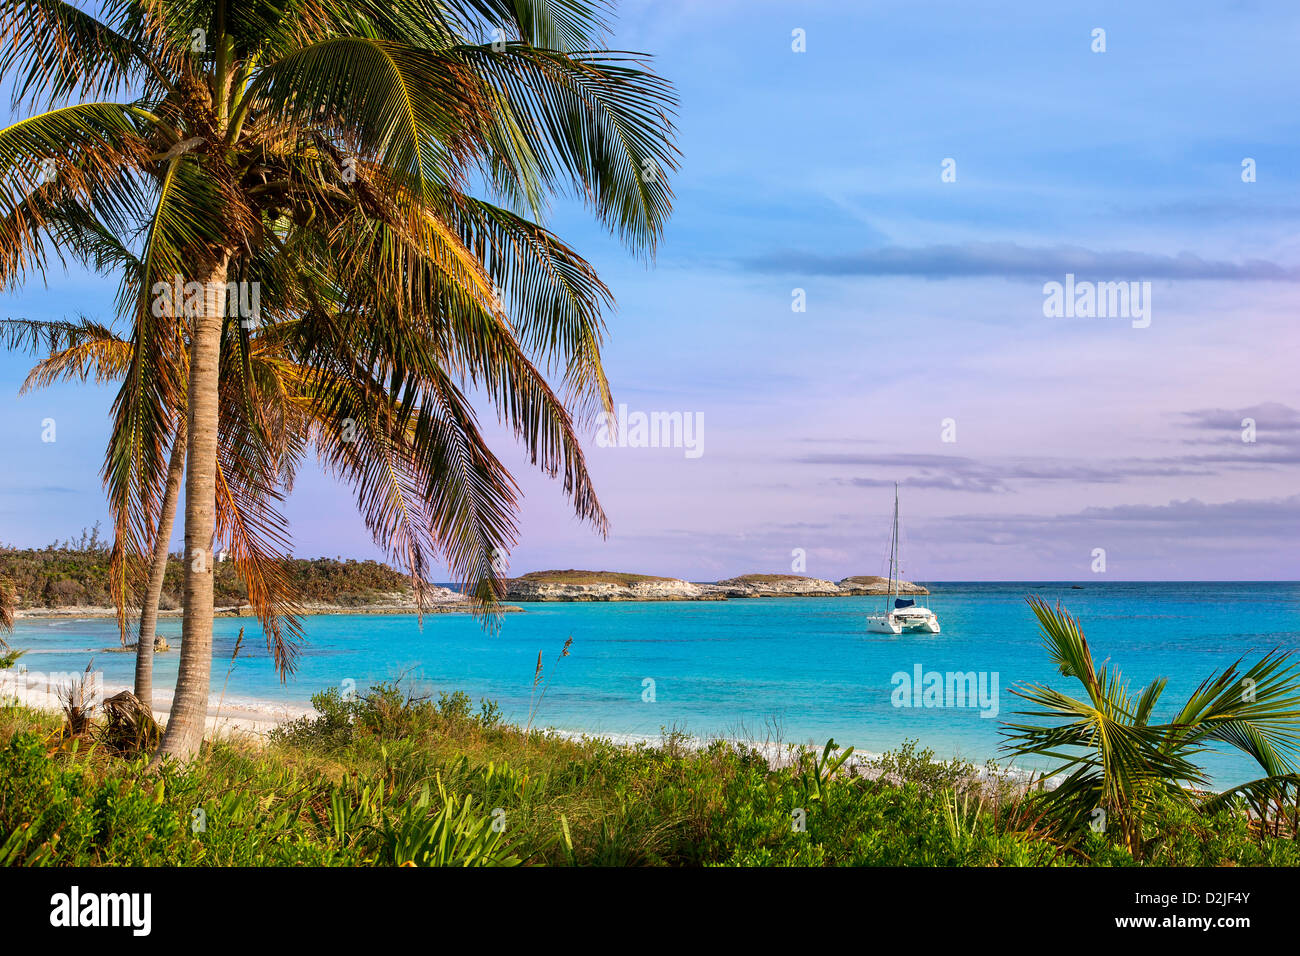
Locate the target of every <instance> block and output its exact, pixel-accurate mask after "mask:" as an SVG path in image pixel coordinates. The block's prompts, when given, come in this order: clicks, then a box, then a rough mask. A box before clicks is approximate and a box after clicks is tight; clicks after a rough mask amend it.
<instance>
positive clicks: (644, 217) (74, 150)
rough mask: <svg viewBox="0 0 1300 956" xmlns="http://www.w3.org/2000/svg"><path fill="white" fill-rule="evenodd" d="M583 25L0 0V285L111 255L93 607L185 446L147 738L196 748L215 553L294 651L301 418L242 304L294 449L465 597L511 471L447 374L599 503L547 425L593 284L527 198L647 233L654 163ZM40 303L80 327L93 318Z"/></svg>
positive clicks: (498, 529) (398, 4)
mask: <svg viewBox="0 0 1300 956" xmlns="http://www.w3.org/2000/svg"><path fill="white" fill-rule="evenodd" d="M607 28H608V24H607V20H606V11H605V10H604V9H603V7H602V6H601V5H598V4H590V3H583V2H567V0H566V2H563V3H554V2H547V0H383V2H377V0H274V2H273V0H241V2H239V3H232V2H229V0H103V2H101V3H100V4H98V5H97V7H96V8H94V9H93V10H90V11H87V10H82V9H80V8H78V7H75V6H73V5H72V4H70V3H66V2H63V0H4V2H2V3H0V40H2V41H3V45H2V46H0V51H2V52H0V75H3V76H4V77H5V79H6V80H7V81H8V82H9V83H10V85H11V88H12V90H13V93H14V100H15V105H16V107H17V108H19V109H29V110H30V111H31V115H30V116H28V117H27V118H25V119H22V120H20V121H19V122H17V123H14V124H12V125H11V126H9V127H7V128H5V129H3V130H0V181H2V182H3V188H2V189H0V205H2V206H3V208H0V288H3V289H6V290H8V289H13V288H15V287H16V286H18V285H19V284H21V283H22V282H23V281H24V280H25V279H27V278H28V277H30V276H31V275H33V274H35V275H44V274H45V272H46V269H47V265H48V264H49V261H50V260H51V258H58V259H59V260H63V259H65V258H72V259H75V260H78V261H80V262H81V263H83V264H84V265H87V266H88V267H90V268H92V269H94V270H96V271H99V272H102V273H105V274H108V275H113V276H116V277H117V278H118V280H119V293H118V296H117V301H116V303H115V305H114V309H115V312H116V315H117V317H119V318H122V319H124V320H125V321H126V323H127V325H126V330H125V332H124V334H123V335H122V336H121V339H122V341H124V342H129V349H128V350H125V351H123V350H120V349H119V352H118V354H119V355H120V358H119V359H117V361H118V365H117V366H116V368H115V369H114V371H113V376H114V377H115V378H117V379H118V380H120V382H121V384H120V387H119V391H118V394H117V397H116V399H115V401H114V405H113V432H112V437H111V442H110V446H109V448H108V450H107V453H106V457H105V464H104V480H105V484H106V487H107V491H108V499H109V504H110V508H111V511H112V515H113V524H114V528H113V533H114V556H113V568H114V578H115V586H114V593H115V595H116V596H117V599H118V602H119V605H124V604H125V600H126V594H127V592H128V590H129V583H130V581H131V579H132V577H133V576H136V577H138V576H140V575H141V574H142V572H141V570H140V569H141V568H142V567H148V568H150V569H151V570H150V572H149V574H150V575H151V576H152V577H151V581H152V582H154V583H156V582H157V581H159V580H161V577H162V574H163V571H162V569H164V568H165V555H166V551H167V543H166V542H167V538H168V535H165V534H163V532H164V531H165V530H169V529H168V528H167V527H166V526H167V521H168V518H167V514H168V510H167V505H166V503H167V501H168V500H172V499H173V495H172V494H171V493H169V489H172V488H177V489H178V488H179V486H180V481H181V476H182V475H183V480H184V489H185V494H184V501H183V508H184V531H185V549H184V555H185V565H184V575H185V578H184V584H183V595H182V601H183V609H184V611H183V613H184V618H183V625H182V641H181V650H180V653H181V662H180V670H179V675H178V678H177V687H176V694H175V696H174V701H173V705H172V709H171V715H170V719H169V720H168V723H167V730H166V734H165V736H164V737H163V740H162V743H161V747H160V750H159V753H158V757H160V758H161V757H164V756H167V757H174V758H178V759H180V760H188V759H191V758H193V757H194V756H195V755H196V754H197V753H198V751H199V747H200V744H201V738H202V731H203V724H204V720H205V716H206V711H207V697H208V683H209V674H210V670H211V648H212V635H211V628H212V614H213V606H214V576H213V567H214V565H215V563H216V562H215V561H214V560H213V557H214V554H215V552H216V551H217V550H220V549H221V548H222V547H226V548H228V549H229V550H231V551H232V552H235V553H236V555H237V557H236V561H237V564H238V566H239V568H240V573H241V576H242V577H243V579H244V581H245V584H246V586H247V588H248V590H249V592H250V596H251V597H252V598H253V603H254V604H255V606H257V608H258V610H259V613H260V614H261V615H262V617H263V625H264V631H265V633H266V636H267V640H268V643H269V644H270V645H271V649H272V650H273V652H274V654H275V657H276V660H277V664H278V665H279V666H280V667H281V669H282V670H285V671H287V670H288V669H289V668H291V666H292V661H293V639H294V637H295V629H294V626H293V618H292V604H291V595H289V594H288V593H287V588H286V587H285V586H284V585H285V582H284V580H283V573H282V570H281V567H282V560H283V557H284V555H285V554H286V552H287V540H288V538H287V535H288V531H287V529H286V528H285V526H284V522H283V519H282V517H281V516H280V514H279V512H278V511H277V510H276V504H277V503H278V501H279V500H280V499H281V498H282V496H283V494H284V493H285V490H286V488H287V484H288V481H287V479H289V478H290V477H291V475H292V470H293V467H294V464H295V462H296V457H295V456H296V455H297V454H299V453H300V452H301V451H302V445H303V441H302V437H303V433H302V432H301V431H300V430H294V429H284V428H281V427H280V426H281V425H282V424H283V423H282V422H281V421H279V420H278V418H277V416H278V415H280V414H283V413H285V409H286V408H287V407H288V406H287V405H286V403H285V402H283V401H280V402H277V401H275V400H274V399H275V398H276V397H277V394H276V389H277V388H278V387H279V386H278V382H277V379H276V378H275V377H274V376H265V377H263V376H259V375H257V374H255V373H254V369H253V363H252V359H251V348H250V343H249V338H250V333H253V332H254V331H255V330H259V329H260V330H262V331H261V332H260V333H258V334H259V335H265V336H266V338H267V340H268V341H274V342H275V345H276V351H275V352H274V354H275V355H277V356H278V355H283V356H285V357H286V359H287V360H289V361H292V362H293V363H294V365H295V366H296V367H297V369H298V370H299V371H298V372H296V373H295V377H296V379H297V382H296V384H297V385H298V386H299V387H298V388H297V389H296V390H295V391H294V392H293V397H294V399H295V400H296V401H297V403H298V406H299V407H297V408H296V410H297V411H302V410H303V409H302V407H301V406H302V405H306V406H307V407H308V409H309V411H310V416H309V417H310V418H311V419H312V421H313V422H314V425H313V429H314V432H313V437H314V438H315V439H316V443H315V444H316V449H317V452H318V454H320V455H321V456H322V457H324V459H325V460H326V464H327V467H328V468H330V469H331V470H333V471H335V472H336V473H340V474H342V475H344V476H346V477H348V478H350V479H351V483H352V484H353V487H354V489H355V492H356V495H357V498H358V506H359V507H360V508H361V510H362V512H363V514H364V515H365V517H366V521H367V524H368V526H369V527H370V530H371V531H372V533H373V534H374V536H375V538H376V540H377V541H378V542H379V543H380V544H381V545H382V546H383V547H384V548H385V549H387V551H388V553H389V554H390V555H391V556H392V558H393V560H394V561H395V562H397V563H398V564H399V565H400V566H401V567H402V568H403V570H404V571H406V572H408V573H409V574H410V575H411V578H412V581H413V583H414V584H416V586H417V588H418V585H419V584H420V582H423V581H425V580H426V575H427V574H428V573H429V569H430V568H431V567H433V566H434V563H435V560H438V559H440V560H442V561H443V562H444V563H445V564H446V565H447V566H448V567H449V568H450V569H451V571H452V573H453V574H454V575H455V576H456V577H457V578H459V579H462V580H464V581H465V582H467V584H468V586H469V591H470V593H471V594H472V595H473V597H474V598H475V599H476V600H477V601H478V602H480V604H481V605H483V606H484V607H490V606H491V605H492V604H493V603H494V602H495V601H496V600H497V599H498V598H499V597H500V594H501V593H502V591H501V588H502V584H501V574H500V568H501V561H500V557H501V555H502V554H503V553H505V552H508V550H509V548H510V546H511V544H512V543H513V541H514V535H515V525H514V517H513V516H514V512H515V508H516V504H517V498H518V489H517V486H516V485H515V482H514V479H513V478H512V476H511V475H510V474H509V472H508V471H507V470H506V469H505V467H504V466H503V465H502V464H501V462H500V460H499V459H498V458H497V457H496V456H495V455H494V454H493V452H492V451H491V449H490V448H489V447H488V445H487V442H486V439H485V437H484V435H483V434H482V432H481V431H480V429H479V427H478V419H477V416H476V414H475V410H474V404H473V402H472V401H471V393H473V395H474V396H481V398H482V399H483V401H485V402H486V403H487V404H488V405H490V406H491V407H492V409H493V410H494V411H495V412H496V414H497V415H498V417H499V418H500V419H501V420H502V421H503V422H504V423H505V424H506V426H507V427H508V428H509V429H510V430H511V431H512V432H513V433H514V435H515V436H516V437H517V438H518V439H519V440H520V441H521V442H522V443H523V444H524V446H525V448H526V450H527V453H528V456H529V458H530V460H531V461H532V462H533V463H534V464H535V465H537V466H538V467H540V468H542V469H543V470H544V471H546V472H547V473H550V474H552V475H560V476H562V481H563V488H564V491H565V492H566V494H567V495H568V496H569V498H570V499H571V501H572V503H573V506H574V509H575V511H576V512H577V514H578V515H579V516H580V517H581V518H584V519H587V520H589V521H591V522H592V523H593V524H594V525H595V526H596V528H597V529H598V530H603V529H604V528H605V523H606V519H605V515H604V512H603V511H602V509H601V507H600V504H599V501H598V500H597V498H596V495H595V492H594V489H593V488H592V486H591V482H590V478H589V476H588V474H587V471H586V467H585V463H584V460H583V456H582V449H581V447H580V443H579V440H578V433H577V428H578V427H579V426H580V424H581V423H582V422H583V421H584V420H585V419H586V416H588V415H590V414H593V413H595V412H598V411H601V410H605V411H607V410H609V409H610V408H611V407H612V401H611V397H610V390H609V385H608V383H607V381H606V379H605V375H604V372H603V370H602V366H601V353H600V348H601V341H602V334H603V324H602V310H603V309H604V308H605V307H607V306H608V305H609V303H610V301H611V297H610V293H609V290H608V289H607V288H606V287H605V286H604V284H603V283H602V282H601V281H600V279H599V278H598V277H597V275H596V274H595V272H594V270H593V269H592V268H591V266H590V265H589V264H588V263H587V262H586V261H585V260H583V259H582V258H581V257H580V256H579V255H578V254H577V253H576V252H575V251H574V250H572V249H571V248H570V247H568V246H567V245H565V244H564V243H563V242H562V241H561V240H560V239H559V238H558V237H557V236H555V235H554V234H552V233H551V232H549V231H548V230H547V229H545V228H544V227H543V226H541V225H540V224H539V223H540V222H541V220H542V218H543V215H544V213H545V210H546V206H547V203H548V200H549V198H550V197H552V196H554V195H557V194H561V193H564V192H566V191H572V192H573V193H576V195H578V196H580V197H581V198H582V199H583V200H585V201H586V203H587V205H588V206H589V207H590V209H591V211H592V212H593V214H594V215H595V216H596V217H597V218H598V219H599V220H600V221H601V222H602V223H603V224H605V225H606V226H608V227H609V229H610V230H611V231H612V232H614V233H615V234H616V235H617V236H618V237H619V238H620V239H621V240H622V241H623V242H624V243H626V244H627V245H628V246H629V247H630V248H631V249H632V250H633V251H634V252H637V253H640V254H644V255H647V256H649V255H653V253H654V250H655V247H656V243H657V240H658V237H659V236H660V234H661V232H662V229H663V225H664V222H665V220H666V218H667V216H668V213H669V209H670V200H671V192H670V190H669V187H668V174H669V173H670V172H671V171H672V169H673V168H674V165H675V151H674V149H673V147H672V143H671V125H670V122H669V118H668V116H669V110H670V109H671V107H672V103H673V99H672V94H671V91H670V89H669V87H668V85H667V84H666V83H665V82H664V81H662V80H661V79H659V78H658V77H657V76H655V75H654V74H653V73H652V72H650V71H649V70H648V69H646V68H645V66H644V63H643V62H641V60H640V59H639V58H638V57H635V56H632V55H630V54H623V53H619V52H615V51H610V50H608V49H605V48H604V46H603V38H604V37H605V36H606V34H607V32H608V30H607ZM63 331H64V332H67V334H69V335H73V334H76V335H82V336H83V341H89V342H90V343H91V345H90V348H91V350H92V351H93V350H94V349H96V348H99V347H100V346H99V345H98V344H97V343H99V342H100V341H101V340H103V339H104V338H105V336H101V335H100V332H101V331H102V332H105V333H107V332H109V329H108V327H107V326H103V325H100V326H97V327H91V326H88V325H87V324H86V323H81V326H80V328H79V329H74V328H72V325H71V324H69V325H68V326H67V327H66V328H65V329H64V330H63ZM61 334H62V333H61ZM66 344H72V343H70V342H69V343H65V345H66ZM104 348H107V346H104ZM89 367H90V366H89V365H86V366H83V368H86V369H88V368H89ZM102 371H103V366H102V365H101V366H99V368H98V371H97V372H96V374H99V373H101V372H102ZM83 374H85V373H84V372H83ZM552 375H554V376H556V377H558V379H559V384H558V386H556V387H553V386H552V384H551V382H550V381H549V376H552ZM278 397H281V398H282V397H283V396H278ZM268 398H269V399H270V400H268ZM289 404H290V405H292V404H293V403H289ZM241 417H242V419H241ZM176 494H179V492H178V491H177V492H176ZM219 502H220V504H219ZM223 509H224V510H223ZM223 515H225V516H226V517H225V519H224V520H223ZM156 590H157V588H156V587H155V586H154V584H153V583H151V586H150V588H149V592H150V593H151V594H152V593H153V592H154V591H156ZM148 604H149V602H148V601H146V606H145V611H146V612H148V610H149V607H148ZM148 646H151V642H147V641H140V642H139V650H140V653H141V655H142V661H143V655H145V653H146V649H147V647H148Z"/></svg>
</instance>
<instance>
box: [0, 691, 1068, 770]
mask: <svg viewBox="0 0 1300 956" xmlns="http://www.w3.org/2000/svg"><path fill="white" fill-rule="evenodd" d="M36 673H39V672H30V674H36ZM46 683H47V682H46V681H44V680H39V679H34V678H33V677H31V676H29V672H26V671H23V672H18V671H14V670H12V669H10V670H0V706H3V705H5V704H7V703H9V702H11V701H16V702H17V703H18V705H19V706H22V707H27V708H30V709H32V710H41V711H46V712H50V713H60V712H61V711H62V710H63V703H62V700H61V699H60V697H59V694H58V692H57V690H51V689H49V688H48V687H46V686H44V685H46ZM124 690H125V691H129V690H131V686H130V685H129V684H121V683H109V682H105V683H103V685H102V696H103V697H111V696H112V695H113V694H116V693H119V692H120V691H124ZM173 695H174V691H172V690H155V691H154V700H153V715H154V719H155V720H157V721H158V723H159V724H165V723H166V721H167V718H168V716H169V714H170V707H171V701H172V698H173ZM318 716H320V715H319V712H318V711H317V710H316V709H315V708H314V707H312V706H311V705H310V704H302V703H293V702H277V701H272V700H268V699H266V698H257V697H243V696H239V697H231V696H229V695H226V696H225V698H224V699H222V696H221V695H220V694H218V695H216V699H215V700H214V699H209V701H208V719H207V725H206V727H205V730H204V739H210V740H215V739H231V738H238V737H243V738H251V739H253V740H256V741H259V742H263V743H264V742H265V741H266V739H267V737H268V735H269V734H270V732H271V731H272V730H274V729H275V728H276V727H279V726H281V725H283V724H286V723H289V722H290V721H293V720H298V719H300V718H303V717H312V718H314V717H318ZM510 726H511V727H512V728H513V729H515V730H517V731H519V732H520V733H522V732H523V728H522V727H519V726H517V725H513V724H512V725H510ZM533 729H534V731H535V732H541V733H544V734H553V735H555V736H557V737H560V738H561V739H564V740H570V741H573V742H574V743H582V742H585V741H593V742H595V741H606V742H608V743H610V744H612V745H613V746H616V747H624V748H636V747H639V746H647V747H663V746H666V745H667V744H668V740H669V738H668V737H667V736H666V735H664V734H639V733H620V732H616V731H611V732H603V733H596V732H592V731H587V730H573V729H568V728H563V727H554V726H550V725H547V726H545V727H534V728H533ZM672 740H674V741H675V742H676V743H677V744H678V745H680V746H682V747H684V748H685V749H687V750H690V751H701V750H704V749H706V748H707V747H709V746H711V745H712V744H714V743H715V742H718V741H722V742H724V743H727V744H729V745H731V746H733V747H735V746H744V747H748V748H750V749H753V750H756V751H757V752H759V753H760V754H762V755H763V756H764V758H765V759H766V760H767V764H768V766H769V767H770V768H772V769H774V770H775V769H780V768H785V767H791V766H794V765H795V764H796V763H797V762H798V760H799V757H800V755H801V754H804V753H813V754H819V753H820V752H821V749H822V748H823V747H824V746H825V742H824V741H823V742H822V743H818V742H816V741H813V740H811V739H810V740H808V741H807V742H805V743H797V742H795V741H793V740H771V739H770V738H769V739H766V740H762V741H760V740H758V739H757V738H747V739H741V738H733V737H723V736H709V737H701V736H699V735H697V734H684V735H681V736H673V737H672ZM850 746H851V745H850ZM918 746H921V747H925V743H924V741H918ZM841 749H844V748H841ZM882 756H884V752H880V753H877V752H874V751H868V750H861V749H857V748H856V747H855V749H854V751H853V755H852V756H851V757H850V758H849V759H848V760H847V761H846V764H845V765H846V766H849V767H853V768H856V769H857V771H858V772H860V773H863V775H864V776H867V777H868V778H870V779H875V777H876V776H879V775H880V773H881V772H882V771H880V770H879V769H877V768H873V767H872V766H871V765H872V764H873V763H874V762H875V761H877V760H879V759H880V758H881V757H882ZM935 759H936V760H948V759H955V760H964V761H965V762H967V763H970V764H971V765H972V766H973V768H974V769H973V771H972V774H971V779H972V780H976V781H979V782H981V783H988V784H991V783H994V782H997V781H1008V780H1009V781H1012V782H1014V783H1017V784H1020V785H1024V786H1027V785H1029V784H1030V783H1031V782H1033V781H1034V779H1035V778H1036V776H1038V772H1037V771H1030V770H1025V769H1021V768H1018V767H1011V766H1005V767H999V768H998V769H997V770H996V771H994V772H993V773H992V774H990V773H989V770H988V768H987V767H986V766H985V765H984V763H982V762H977V760H976V758H974V757H963V756H960V755H958V756H956V757H952V758H945V757H941V756H939V755H937V754H936V757H935ZM986 759H988V760H995V759H996V758H986ZM1045 782H1046V784H1047V786H1049V787H1051V786H1054V785H1055V783H1056V780H1055V778H1048V779H1047V780H1046V781H1045Z"/></svg>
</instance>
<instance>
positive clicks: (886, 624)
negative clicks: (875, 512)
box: [867, 482, 939, 634]
mask: <svg viewBox="0 0 1300 956" xmlns="http://www.w3.org/2000/svg"><path fill="white" fill-rule="evenodd" d="M899 550H900V549H899V540H898V482H894V526H893V531H892V533H891V534H890V536H889V593H888V594H886V595H885V609H884V611H883V612H881V613H880V614H868V615H867V630H868V631H871V632H872V633H875V634H902V633H903V632H904V631H911V632H918V631H919V632H922V633H926V634H938V633H939V619H938V618H937V617H935V614H934V612H933V611H931V610H930V609H929V608H928V607H921V606H919V605H918V604H917V603H916V602H915V601H914V600H912V599H911V598H902V597H899V595H898V587H899V580H900V579H901V578H902V570H901V563H902V559H901V557H900V555H899Z"/></svg>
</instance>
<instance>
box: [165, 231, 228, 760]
mask: <svg viewBox="0 0 1300 956" xmlns="http://www.w3.org/2000/svg"><path fill="white" fill-rule="evenodd" d="M228 263H229V258H228V257H226V256H225V255H223V256H222V257H221V259H220V260H218V261H217V262H215V263H212V264H211V266H210V268H209V269H206V270H202V271H201V272H200V275H198V276H196V278H197V279H198V280H199V281H201V282H203V283H204V286H203V288H204V292H203V307H202V310H201V312H202V314H200V315H197V316H195V317H194V326H193V331H192V333H191V336H190V383H189V401H188V405H187V419H188V426H189V427H188V439H187V445H188V456H187V462H186V468H185V611H184V617H183V619H182V624H181V651H180V658H181V659H180V669H179V671H178V673H177V675H176V695H175V696H174V697H173V698H172V707H171V714H170V716H169V717H168V718H167V732H166V733H165V734H163V738H162V743H161V744H160V745H159V747H158V752H157V753H156V754H154V758H153V762H152V765H155V766H156V765H157V764H158V763H160V762H161V761H162V760H166V759H171V760H177V761H182V762H185V761H189V760H190V759H192V758H193V757H195V756H197V755H198V752H199V748H200V747H201V746H202V744H203V729H204V725H205V723H206V721H207V716H208V690H209V688H208V682H209V680H210V678H211V674H212V610H213V608H212V572H213V562H214V557H213V554H212V538H213V531H214V524H215V511H216V494H217V418H218V396H217V383H218V373H219V366H220V363H221V327H222V320H223V316H224V315H225V310H226V268H227V265H228Z"/></svg>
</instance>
